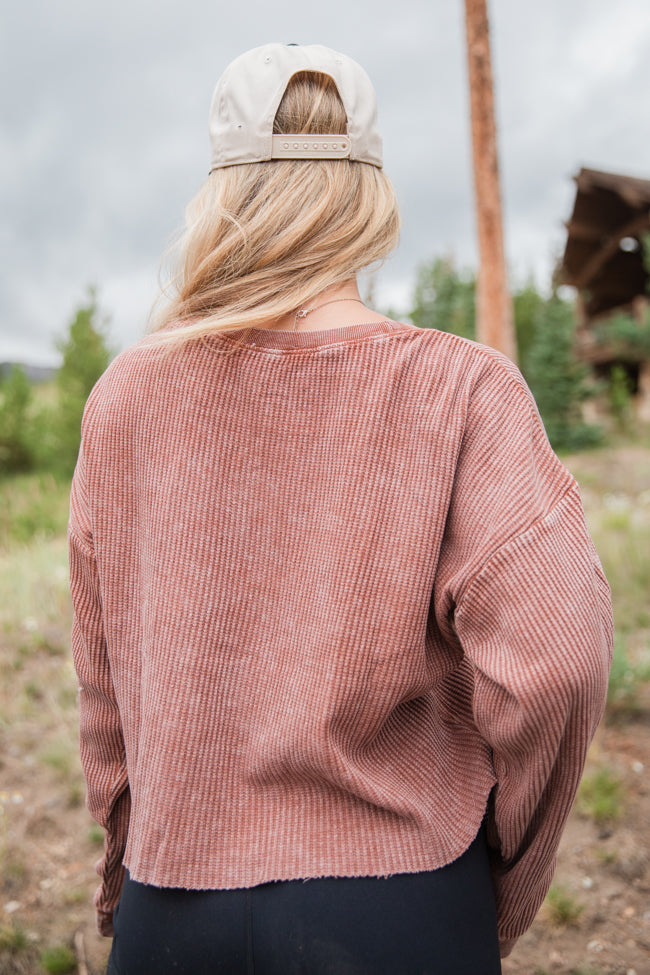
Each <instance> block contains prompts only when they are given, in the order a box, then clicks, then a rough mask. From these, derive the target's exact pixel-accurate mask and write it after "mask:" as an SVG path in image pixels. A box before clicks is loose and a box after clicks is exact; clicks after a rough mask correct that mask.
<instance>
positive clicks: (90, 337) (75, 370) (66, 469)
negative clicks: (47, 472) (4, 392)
mask: <svg viewBox="0 0 650 975" xmlns="http://www.w3.org/2000/svg"><path fill="white" fill-rule="evenodd" d="M105 327H106V321H105V320H101V319H100V314H99V310H98V307H97V299H96V294H95V291H94V290H93V289H90V291H89V294H88V300H87V302H86V303H85V304H83V305H82V306H81V307H80V308H78V309H77V312H76V314H75V316H74V318H73V320H72V322H71V323H70V326H69V328H68V332H67V335H66V336H65V338H63V339H61V340H60V341H59V342H57V348H58V350H59V352H61V354H62V356H63V361H62V363H61V367H60V369H59V370H58V372H57V376H56V383H57V388H58V409H57V415H56V429H55V435H56V442H57V456H56V459H55V466H56V467H58V468H59V469H60V470H61V472H62V473H66V474H71V473H72V471H73V470H74V465H75V463H76V460H77V454H78V452H79V443H80V440H81V417H82V415H83V409H84V406H85V403H86V400H87V399H88V395H89V393H90V391H91V389H92V388H93V386H94V385H95V383H96V382H97V380H98V379H99V377H100V376H101V374H102V373H103V372H104V370H105V369H106V367H107V366H108V363H109V361H110V358H111V352H110V350H109V348H108V345H107V341H106V334H105Z"/></svg>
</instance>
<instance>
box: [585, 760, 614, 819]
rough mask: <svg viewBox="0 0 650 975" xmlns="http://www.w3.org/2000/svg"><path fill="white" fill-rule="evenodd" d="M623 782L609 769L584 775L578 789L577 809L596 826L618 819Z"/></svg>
mask: <svg viewBox="0 0 650 975" xmlns="http://www.w3.org/2000/svg"><path fill="white" fill-rule="evenodd" d="M623 801H624V789H623V783H622V782H621V780H620V779H619V777H618V776H617V775H616V774H615V773H614V772H612V770H611V769H608V768H601V769H598V771H596V772H592V773H591V774H589V775H585V777H584V778H583V780H582V782H581V783H580V788H579V789H578V799H577V807H578V811H579V812H580V813H581V814H582V815H583V816H587V817H588V818H589V819H593V821H594V822H595V823H596V824H597V825H598V826H604V825H605V824H607V823H611V822H614V820H616V819H619V818H620V816H621V815H622V812H623Z"/></svg>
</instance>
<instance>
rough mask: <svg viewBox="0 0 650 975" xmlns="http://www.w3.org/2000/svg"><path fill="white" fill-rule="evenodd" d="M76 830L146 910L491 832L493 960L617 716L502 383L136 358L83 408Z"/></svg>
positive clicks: (111, 900) (522, 412) (344, 353)
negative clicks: (158, 895)
mask: <svg viewBox="0 0 650 975" xmlns="http://www.w3.org/2000/svg"><path fill="white" fill-rule="evenodd" d="M70 567H71V578H72V591H73V598H74V609H75V621H74V632H73V652H74V659H75V665H76V667H77V671H78V673H79V682H80V686H81V690H80V709H81V750H82V759H83V764H84V772H85V774H86V779H87V782H88V803H89V808H90V809H91V812H92V813H93V815H94V816H95V817H96V818H97V819H98V821H99V822H101V823H102V824H103V825H104V826H105V827H106V830H107V847H106V855H105V857H104V859H103V861H102V862H101V865H100V873H101V874H102V878H103V883H102V887H101V888H100V891H99V892H98V899H97V905H98V908H99V909H100V911H102V912H104V913H102V914H101V923H102V925H103V927H104V930H105V931H106V932H108V931H110V917H111V912H112V910H113V908H114V906H115V904H116V902H117V899H118V897H119V889H120V885H121V878H122V866H121V864H122V862H123V863H124V864H125V865H126V866H128V868H129V870H130V873H131V876H132V877H133V878H134V879H135V880H137V881H141V882H143V883H150V884H156V885H159V886H173V887H188V888H195V889H204V888H233V887H247V886H252V885H255V884H259V883H263V882H266V881H269V880H279V879H294V878H300V877H316V876H359V875H376V876H383V875H387V874H391V873H404V872H416V871H422V870H433V869H436V868H438V867H440V866H442V865H444V864H446V863H449V862H451V861H453V860H455V859H456V858H457V857H458V856H460V855H461V854H462V853H463V852H464V850H465V849H467V847H468V846H469V844H470V843H471V841H472V840H473V839H474V837H475V835H476V833H477V831H478V829H479V826H480V824H481V821H482V819H483V818H484V815H485V814H486V810H487V812H488V823H489V837H490V843H491V846H492V850H493V856H494V864H493V870H494V879H495V889H496V893H497V901H498V912H499V927H500V935H501V939H502V946H503V951H504V953H505V952H506V951H507V950H508V949H509V947H510V946H511V944H512V942H513V940H514V939H515V938H517V937H518V936H519V935H520V934H521V933H522V932H523V931H524V930H525V929H526V927H527V926H528V925H529V924H530V922H531V920H532V918H533V916H534V913H535V911H536V910H537V907H538V906H539V903H540V901H541V899H542V897H543V896H544V894H545V892H546V889H547V887H548V884H549V883H550V877H551V874H552V869H553V863H554V858H555V853H556V850H557V844H558V840H559V836H560V833H561V830H562V827H563V824H564V822H565V820H566V816H567V814H568V811H569V808H570V805H571V802H572V799H573V796H574V794H575V789H576V786H577V783H578V780H579V777H580V774H581V771H582V767H583V763H584V758H585V753H586V749H587V746H588V743H589V741H590V739H591V736H592V734H593V731H594V729H595V726H596V724H597V722H598V720H599V718H600V716H601V713H602V709H603V706H604V698H605V690H606V681H607V671H608V667H609V661H610V656H611V605H610V601H609V590H608V588H607V584H606V582H605V580H604V578H603V576H602V571H601V569H600V566H599V563H598V559H597V557H596V554H595V552H594V549H593V546H592V544H591V541H590V539H589V536H588V534H587V531H586V528H585V523H584V517H583V513H582V508H581V504H580V499H579V495H578V491H577V487H576V485H575V482H574V481H573V479H572V477H571V475H570V474H569V473H568V471H567V470H566V469H565V468H564V467H563V466H562V464H561V463H560V461H559V460H558V459H557V457H556V456H555V454H554V453H553V451H552V450H551V448H550V446H549V444H548V440H547V439H546V436H545V434H544V430H543V427H542V424H541V421H540V419H539V415H538V413H537V410H536V408H535V404H534V402H533V401H532V399H531V396H530V393H529V392H528V390H527V388H526V386H525V383H524V382H523V380H522V378H521V376H520V374H519V373H518V372H517V370H516V369H515V368H514V366H512V365H511V364H510V363H509V362H508V361H507V360H505V359H503V357H501V356H499V355H498V354H497V353H495V352H493V351H492V350H489V349H486V348H484V347H481V346H478V345H476V344H475V343H471V342H467V341H465V340H463V339H459V338H457V337H455V336H451V335H446V334H443V333H439V332H435V331H433V330H422V329H418V328H414V327H413V326H409V325H401V324H398V323H394V322H384V323H377V324H375V323H373V324H371V325H360V326H351V327H347V328H345V327H344V328H340V329H333V330H329V331H321V332H318V331H317V332H303V333H301V332H297V333H291V332H273V331H269V330H266V329H251V330H248V331H247V332H245V333H244V332H242V333H238V334H231V335H230V336H218V337H214V338H211V339H208V340H206V341H204V342H202V343H193V344H190V345H185V346H182V347H179V348H172V349H170V347H168V346H163V345H157V344H156V343H155V342H152V341H145V342H143V343H141V344H139V345H137V346H135V347H133V348H132V349H130V350H127V352H126V353H124V354H123V355H122V356H120V357H118V359H117V360H115V362H114V363H113V364H112V365H111V367H110V368H109V370H108V372H107V373H106V374H105V376H104V377H103V378H102V379H101V380H100V382H99V383H98V385H97V386H96V387H95V390H94V391H93V393H92V394H91V397H90V399H89V402H88V405H87V408H86V413H85V416H84V424H83V447H82V452H81V455H80V459H79V464H78V467H77V471H76V474H75V479H74V485H73V494H72V503H71V519H70Z"/></svg>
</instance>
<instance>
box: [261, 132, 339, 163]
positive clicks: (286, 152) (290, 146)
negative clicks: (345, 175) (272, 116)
mask: <svg viewBox="0 0 650 975" xmlns="http://www.w3.org/2000/svg"><path fill="white" fill-rule="evenodd" d="M272 139H273V147H272V150H271V159H347V158H349V156H350V140H349V139H348V137H347V136H346V135H274V136H273V137H272Z"/></svg>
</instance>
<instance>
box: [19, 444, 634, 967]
mask: <svg viewBox="0 0 650 975" xmlns="http://www.w3.org/2000/svg"><path fill="white" fill-rule="evenodd" d="M565 463H566V464H567V466H568V467H569V468H570V469H571V470H572V471H573V473H574V474H575V475H576V477H577V478H578V481H579V483H580V485H581V490H582V494H583V498H584V502H585V507H586V510H587V515H588V521H589V525H590V529H591V531H592V533H593V537H594V540H595V543H596V547H597V549H598V551H599V553H600V556H601V559H602V561H603V564H604V567H605V571H606V573H607V575H608V578H609V579H610V582H611V584H612V588H613V591H614V600H615V614H616V627H617V642H616V659H615V664H614V669H613V673H612V681H611V686H610V701H609V705H608V714H607V721H606V723H605V726H604V728H603V729H602V733H601V732H599V736H598V737H597V739H596V741H595V743H594V746H593V748H592V753H591V755H590V761H589V767H588V772H587V775H586V777H585V781H584V783H583V787H582V789H581V793H580V797H579V801H578V803H577V804H576V809H575V811H574V813H573V814H572V820H571V823H570V827H569V830H568V836H569V840H568V843H569V844H573V845H569V846H565V847H563V850H564V852H563V855H562V857H563V858H561V860H560V866H559V869H558V878H557V882H556V884H555V885H554V888H553V891H552V892H551V895H550V897H549V899H548V901H547V904H546V905H545V908H544V910H543V911H542V913H541V914H540V918H539V920H538V921H537V922H536V923H535V926H534V928H533V929H532V931H531V933H530V934H529V935H527V936H526V938H525V939H522V942H521V946H518V948H517V949H516V950H515V953H514V954H513V956H512V958H511V959H509V960H508V961H507V962H506V963H505V966H504V971H505V972H508V973H513V975H514V973H522V975H524V973H525V975H532V973H536V975H544V973H545V972H547V971H548V972H551V971H552V972H574V973H576V975H579V972H580V971H582V972H584V973H586V972H590V973H592V975H596V973H599V975H604V973H616V972H622V973H623V975H625V973H626V972H628V971H635V972H636V975H642V973H643V972H650V931H648V926H649V925H650V918H648V917H645V918H644V911H643V908H642V906H641V905H642V903H643V901H644V899H645V902H646V903H647V902H648V899H647V893H648V887H647V884H648V872H647V863H648V859H649V858H650V856H649V855H648V850H647V847H648V840H647V836H645V837H642V836H641V835H639V836H638V838H637V840H636V842H635V841H634V840H633V839H631V838H630V837H635V836H636V834H637V833H639V832H640V831H642V829H643V826H642V824H643V822H644V821H645V823H646V826H647V824H648V823H650V796H649V795H648V793H647V790H646V791H645V792H644V787H643V782H644V778H643V775H642V774H641V772H642V771H643V768H644V762H646V763H647V762H650V755H648V757H647V758H646V757H645V752H643V748H645V749H646V751H647V739H648V735H647V731H648V717H649V713H648V678H649V677H650V605H649V599H648V597H649V594H650V446H644V445H643V444H642V443H639V442H636V443H634V442H628V443H625V444H621V445H619V446H616V447H613V446H609V447H603V448H599V449H598V450H594V451H590V452H586V453H583V454H579V455H575V456H571V457H567V458H565ZM67 499H68V486H67V484H65V483H62V482H60V481H57V480H55V479H54V478H52V477H48V476H36V475H32V476H23V477H18V478H13V479H11V480H5V481H0V591H1V592H2V595H3V598H2V604H1V606H0V746H1V747H0V754H1V755H2V758H1V759H0V877H1V880H0V894H1V900H0V975H12V973H13V975H21V973H23V975H27V973H42V972H61V973H65V972H74V971H77V970H79V971H83V970H84V969H83V966H84V965H86V966H87V968H86V970H87V971H88V972H90V973H99V972H100V971H102V970H103V964H104V961H105V958H106V954H107V951H108V947H109V943H108V942H107V941H105V940H103V939H100V938H99V937H98V936H97V935H96V934H95V933H94V921H93V911H92V905H91V899H92V893H93V890H94V887H95V876H94V873H93V867H92V865H93V863H94V861H95V860H96V859H97V858H98V856H99V855H100V852H101V842H102V838H101V830H99V829H98V828H97V827H95V826H94V825H93V823H92V821H91V819H90V817H89V816H88V814H87V812H86V810H85V808H84V804H83V803H84V787H83V779H82V776H81V770H80V767H79V761H78V756H77V727H76V724H77V714H76V680H75V675H74V672H73V668H72V665H71V661H70V652H69V630H70V604H69V597H68V592H67V553H66V544H65V524H66V520H67V503H68V500H67ZM643 742H645V745H644V744H643ZM639 766H640V767H641V771H639ZM645 767H647V764H646V766H645ZM646 833H647V830H646ZM576 837H577V839H576ZM626 844H628V845H631V847H634V849H633V850H632V851H631V852H629V856H628V853H625V851H626V850H627V846H626ZM644 844H645V845H644ZM576 847H580V849H581V850H582V853H581V854H580V856H583V858H584V856H586V855H587V854H585V853H584V851H585V849H587V848H588V850H589V851H590V852H589V857H590V859H588V864H589V874H588V875H586V874H585V873H584V871H585V870H586V869H587V868H586V867H584V863H583V860H580V859H579V857H578V859H577V860H576V859H575V858H576V856H577V854H575V849H574V848H576ZM642 849H643V850H645V853H644V856H645V860H643V858H642V859H641V860H638V853H639V850H642ZM622 851H623V852H622ZM624 853H625V856H628V859H629V858H630V857H631V858H632V860H634V856H633V853H636V854H637V860H638V862H637V861H634V862H635V863H637V865H636V867H635V868H634V869H633V870H632V868H630V869H631V870H632V874H633V876H632V874H631V875H630V876H632V879H631V880H629V883H628V888H629V890H631V891H632V892H634V891H635V890H637V891H638V900H639V903H638V904H637V902H636V901H629V898H628V900H626V902H625V908H622V910H627V911H628V914H627V915H626V916H627V922H622V921H621V919H620V917H619V913H620V912H619V913H617V914H616V916H615V917H614V914H612V917H611V918H610V917H609V915H608V913H607V911H603V906H602V904H601V901H602V897H603V896H605V895H604V893H603V891H605V890H610V889H617V888H616V883H617V882H618V881H617V880H616V878H617V877H618V876H619V875H618V874H617V873H616V870H617V869H620V870H623V874H624V867H623V866H621V864H623V863H624V856H623V854H624ZM584 862H587V861H584ZM625 863H627V860H625ZM585 878H586V879H585ZM619 879H620V878H619ZM587 880H589V884H587V882H586V881H587ZM594 884H595V885H596V891H597V892H598V896H599V897H600V900H599V901H598V904H596V902H595V900H593V898H592V891H593V887H594ZM608 884H609V886H608ZM612 884H613V885H614V887H612ZM590 885H591V886H590ZM635 885H636V886H635ZM612 896H614V895H612ZM626 896H627V894H626ZM594 897H595V895H594ZM598 905H600V906H598ZM599 911H600V914H599V913H598V912H599ZM630 912H631V913H630ZM645 913H646V915H647V907H646V910H645ZM598 917H601V918H602V923H601V922H598V920H597V918H598ZM594 919H596V920H594ZM610 920H611V921H612V923H614V922H615V930H609V928H608V927H607V925H608V924H609V922H610ZM628 922H629V923H628ZM637 922H638V924H637ZM599 923H600V927H599V926H598V925H599ZM624 923H628V927H629V931H626V933H625V938H624V941H625V943H628V942H629V944H628V947H627V948H620V945H619V947H618V948H617V947H616V944H615V942H616V941H617V939H618V940H619V941H620V938H621V937H622V936H623V935H622V934H621V931H622V924H624ZM635 924H637V927H635ZM643 924H645V928H644V929H643ZM594 932H596V933H594ZM598 939H600V941H598ZM644 939H645V940H644ZM595 941H597V942H598V944H602V946H603V947H602V948H601V950H599V951H596V950H595V949H594V950H591V949H589V947H588V945H589V944H590V943H592V942H595ZM610 942H611V944H612V945H613V947H612V948H611V952H610V951H609V948H608V945H610ZM644 944H645V946H646V947H645V948H644V947H643V945H644ZM646 949H647V954H646V955H643V952H644V951H646ZM617 952H618V954H617ZM621 952H622V954H621ZM625 952H627V955H626V956H625V957H623V956H624V955H625ZM554 953H555V954H554ZM610 955H611V958H610ZM619 956H620V957H619ZM644 957H645V959H646V961H645V962H642V961H639V959H643V958H644ZM621 958H622V960H621ZM558 959H559V960H558ZM80 962H81V965H80ZM644 964H645V966H646V967H643V965H644ZM563 966H564V967H563ZM581 966H582V967H581ZM617 966H618V967H617ZM621 966H623V967H621Z"/></svg>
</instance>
